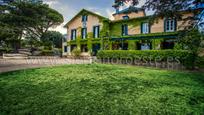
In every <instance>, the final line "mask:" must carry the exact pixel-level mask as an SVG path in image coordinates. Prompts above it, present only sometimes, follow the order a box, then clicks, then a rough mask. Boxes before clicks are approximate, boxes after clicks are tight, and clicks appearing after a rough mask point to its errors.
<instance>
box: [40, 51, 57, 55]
mask: <svg viewBox="0 0 204 115" xmlns="http://www.w3.org/2000/svg"><path fill="white" fill-rule="evenodd" d="M41 55H42V56H54V51H53V50H43V51H42V52H41Z"/></svg>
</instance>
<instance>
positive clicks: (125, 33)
mask: <svg viewBox="0 0 204 115" xmlns="http://www.w3.org/2000/svg"><path fill="white" fill-rule="evenodd" d="M125 35H128V25H127V24H125V25H122V36H125Z"/></svg>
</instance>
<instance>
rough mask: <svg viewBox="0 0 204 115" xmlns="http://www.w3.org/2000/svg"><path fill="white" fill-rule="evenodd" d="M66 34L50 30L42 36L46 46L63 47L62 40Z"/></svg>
mask: <svg viewBox="0 0 204 115" xmlns="http://www.w3.org/2000/svg"><path fill="white" fill-rule="evenodd" d="M63 39H64V36H63V35H62V34H61V33H60V32H56V31H48V32H46V33H45V34H43V36H42V37H41V41H42V42H43V45H44V46H48V47H50V46H51V45H52V46H54V47H56V48H62V40H63Z"/></svg>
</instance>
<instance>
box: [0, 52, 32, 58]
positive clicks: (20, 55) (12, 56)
mask: <svg viewBox="0 0 204 115" xmlns="http://www.w3.org/2000/svg"><path fill="white" fill-rule="evenodd" d="M27 58H28V55H25V54H20V53H18V54H3V59H27Z"/></svg>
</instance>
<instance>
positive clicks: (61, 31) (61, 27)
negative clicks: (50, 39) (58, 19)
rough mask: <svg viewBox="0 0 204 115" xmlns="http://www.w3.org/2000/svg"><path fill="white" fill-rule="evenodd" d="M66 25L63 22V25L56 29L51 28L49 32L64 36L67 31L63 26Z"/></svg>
mask: <svg viewBox="0 0 204 115" xmlns="http://www.w3.org/2000/svg"><path fill="white" fill-rule="evenodd" d="M65 24H66V23H65V22H64V23H62V24H61V25H60V26H57V27H55V28H51V29H50V30H51V31H58V32H60V33H62V34H66V33H67V30H66V28H64V25H65Z"/></svg>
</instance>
